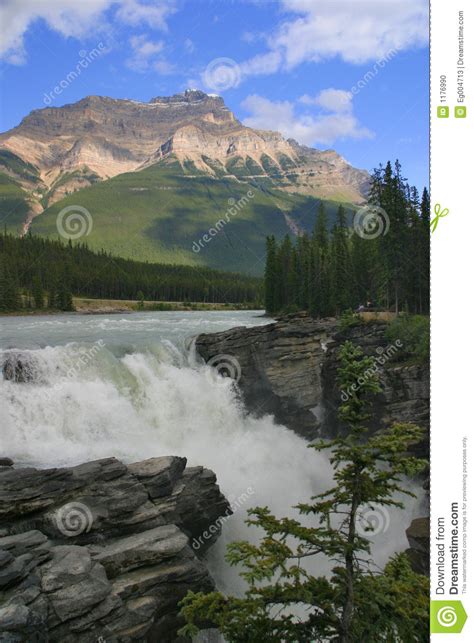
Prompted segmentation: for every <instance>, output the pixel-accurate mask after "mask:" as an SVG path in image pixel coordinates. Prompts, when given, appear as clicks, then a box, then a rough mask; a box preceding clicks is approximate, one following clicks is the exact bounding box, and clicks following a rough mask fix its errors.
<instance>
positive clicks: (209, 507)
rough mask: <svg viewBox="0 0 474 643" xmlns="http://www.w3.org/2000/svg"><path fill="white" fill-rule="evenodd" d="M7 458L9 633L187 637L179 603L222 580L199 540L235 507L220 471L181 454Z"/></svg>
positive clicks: (69, 639)
mask: <svg viewBox="0 0 474 643" xmlns="http://www.w3.org/2000/svg"><path fill="white" fill-rule="evenodd" d="M2 461H3V462H4V465H3V466H2V467H0V525H1V526H0V641H2V642H7V641H8V642H12V643H13V642H17V641H25V642H26V641H28V642H30V641H51V642H55V641H57V642H59V641H60V642H61V643H75V642H79V641H80V642H81V643H83V642H84V643H88V642H91V643H92V642H94V643H96V642H97V641H107V643H113V642H117V643H122V642H128V641H160V642H163V643H166V642H167V641H177V640H179V639H178V637H177V633H176V632H177V629H178V628H179V626H180V625H181V623H180V620H179V617H178V611H179V608H178V603H179V601H180V600H181V599H182V598H183V597H184V596H185V595H186V593H187V591H188V590H193V591H211V590H212V589H213V587H214V583H213V580H212V578H211V577H210V575H209V573H208V571H207V569H206V567H205V565H204V564H203V562H202V561H201V560H200V559H199V558H197V556H196V552H195V551H193V549H192V548H191V547H190V540H191V539H192V538H199V536H200V535H201V533H202V530H205V529H207V528H209V526H211V525H215V528H214V529H213V530H212V532H211V533H212V534H213V536H212V537H209V538H207V540H206V544H207V545H209V544H211V543H212V542H214V541H215V539H216V538H217V537H218V534H219V526H220V523H219V521H218V519H219V517H221V516H224V515H229V513H230V507H229V504H228V503H227V501H226V499H225V498H224V496H223V495H222V494H221V492H220V490H219V487H218V486H217V484H216V477H215V475H214V474H213V473H212V472H211V471H209V470H207V469H204V468H203V467H190V468H187V467H186V459H185V458H179V457H174V456H170V457H162V458H151V459H149V460H145V461H144V462H137V463H134V464H131V465H129V466H126V465H125V464H123V463H122V462H120V461H119V460H116V459H115V458H107V459H104V460H97V461H94V462H88V463H85V464H81V465H79V466H76V467H70V468H62V469H45V470H40V469H34V468H18V469H16V468H14V467H13V466H12V463H11V461H9V460H8V459H7V458H5V459H3V460H2ZM204 549H205V548H204V547H203V548H201V550H200V551H199V552H197V553H198V554H201V553H203V551H204Z"/></svg>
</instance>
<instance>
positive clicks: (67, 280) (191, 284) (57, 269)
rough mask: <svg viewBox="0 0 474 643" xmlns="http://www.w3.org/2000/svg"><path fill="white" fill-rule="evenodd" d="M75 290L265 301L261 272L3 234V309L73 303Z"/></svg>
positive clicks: (112, 295) (104, 295)
mask: <svg viewBox="0 0 474 643" xmlns="http://www.w3.org/2000/svg"><path fill="white" fill-rule="evenodd" d="M72 295H75V296H83V297H92V298H99V299H129V300H130V299H132V300H134V299H136V300H137V301H141V300H143V299H146V300H150V301H182V302H207V303H221V302H222V303H246V304H252V305H255V306H258V305H261V298H262V282H261V280H260V279H258V278H255V277H247V276H245V275H239V274H234V273H224V272H220V271H217V270H211V269H209V268H201V267H199V268H195V267H191V266H179V265H164V264H152V263H143V262H138V261H132V260H128V259H122V258H118V257H113V256H112V255H110V254H108V253H105V252H98V253H97V252H92V251H91V250H89V249H88V248H87V246H86V245H85V244H80V243H79V244H74V245H73V244H72V243H71V242H69V243H67V244H65V243H62V242H60V241H54V240H50V239H44V238H40V237H34V236H31V235H27V236H25V237H23V238H19V237H15V236H13V235H10V234H7V233H3V234H1V235H0V311H1V312H14V311H19V310H21V309H23V308H26V309H43V308H44V309H46V308H47V309H53V310H54V309H55V310H63V311H68V310H72V309H73V303H72Z"/></svg>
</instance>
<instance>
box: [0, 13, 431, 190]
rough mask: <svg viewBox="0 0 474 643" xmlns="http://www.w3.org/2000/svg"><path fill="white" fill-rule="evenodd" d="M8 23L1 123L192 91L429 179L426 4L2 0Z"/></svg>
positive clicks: (418, 179)
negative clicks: (90, 100) (43, 111)
mask: <svg viewBox="0 0 474 643" xmlns="http://www.w3.org/2000/svg"><path fill="white" fill-rule="evenodd" d="M0 23H1V24H2V31H3V35H2V40H1V42H0V61H1V62H0V83H1V89H2V95H3V100H2V104H1V112H0V130H1V131H5V130H8V129H10V128H11V127H14V126H15V125H17V124H18V123H19V122H20V120H21V119H22V118H23V117H24V116H25V115H26V114H28V113H29V112H30V111H31V110H33V109H39V108H42V107H45V106H52V107H59V106H61V105H64V104H66V103H72V102H74V101H77V100H79V99H80V98H83V97H84V96H87V95H89V94H97V95H105V96H112V97H114V98H132V99H135V100H139V101H148V100H149V99H150V98H152V97H154V96H158V95H170V94H174V93H177V92H181V91H183V90H185V89H186V88H189V87H194V88H199V89H202V90H204V91H207V92H208V93H217V94H220V95H221V96H222V97H223V98H224V100H225V101H226V104H227V105H228V107H229V108H230V109H231V110H232V111H233V112H234V113H235V114H236V116H237V117H238V118H239V119H240V120H242V121H243V122H244V123H246V124H248V125H250V126H252V127H258V128H261V129H277V130H279V131H281V132H282V133H283V134H284V135H285V136H287V137H292V138H295V139H296V140H298V141H299V142H300V143H304V144H306V145H309V146H312V147H317V148H318V149H327V148H332V149H336V150H337V151H338V152H339V153H340V154H342V155H343V156H344V157H345V158H346V159H347V160H348V161H349V162H350V163H352V164H353V165H354V166H356V167H361V168H366V169H368V170H369V171H370V170H371V169H372V168H373V167H374V166H376V165H378V164H379V162H382V163H385V161H387V160H388V159H395V158H399V159H400V161H401V162H402V166H403V170H404V174H405V176H406V177H407V178H408V179H409V181H410V182H411V183H412V184H416V185H417V186H418V187H420V188H421V187H422V186H423V185H426V184H427V182H428V172H429V169H428V168H429V166H428V142H429V129H428V128H429V110H428V98H429V76H428V74H429V52H428V2H427V0H411V1H405V0H374V1H372V0H268V1H262V0H153V1H149V0H82V1H79V0H3V3H2V6H1V7H0ZM81 61H82V62H81ZM78 69H80V73H77V70H78ZM70 72H76V76H75V77H74V78H72V77H71V76H69V80H68V75H69V74H70ZM71 78H72V79H71ZM55 87H57V88H59V91H55Z"/></svg>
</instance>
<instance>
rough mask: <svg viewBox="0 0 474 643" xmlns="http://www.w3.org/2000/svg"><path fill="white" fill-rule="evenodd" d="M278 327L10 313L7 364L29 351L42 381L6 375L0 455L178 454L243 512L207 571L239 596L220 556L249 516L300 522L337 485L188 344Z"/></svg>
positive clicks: (173, 317) (322, 459) (159, 315)
mask: <svg viewBox="0 0 474 643" xmlns="http://www.w3.org/2000/svg"><path fill="white" fill-rule="evenodd" d="M270 321H271V320H269V319H268V318H264V317H263V316H262V311H229V312H221V311H213V312H149V313H134V314H128V315H127V314H124V315H110V316H103V315H90V316H86V315H75V314H63V315H50V316H46V315H45V316H32V317H5V318H3V319H2V320H1V322H0V329H1V332H0V364H3V362H4V359H5V357H6V355H7V354H9V353H11V352H12V351H13V352H15V351H18V350H21V352H22V353H23V352H28V353H29V357H30V358H31V360H32V363H33V365H34V369H35V377H34V381H33V382H30V383H23V384H19V383H15V382H10V381H6V380H3V379H2V378H0V427H1V428H0V455H4V456H8V457H10V458H12V459H13V460H14V461H15V462H16V463H17V464H22V465H33V466H37V467H50V466H66V465H73V464H79V463H81V462H84V461H88V460H94V459H98V458H103V457H110V456H116V457H117V458H119V459H121V460H123V461H124V462H127V463H129V462H135V461H137V460H143V459H146V458H150V457H154V456H162V455H178V456H186V457H187V458H188V463H189V464H190V465H203V466H205V467H208V468H210V469H212V470H213V471H214V472H215V473H216V474H217V479H218V482H219V484H220V486H221V488H222V490H223V492H224V494H225V495H226V496H227V497H228V499H229V500H230V501H231V502H234V503H238V507H239V508H238V509H237V510H236V512H235V514H234V516H232V517H231V518H229V519H228V520H227V521H226V522H225V524H224V526H223V534H222V537H221V538H220V539H219V541H218V542H217V544H216V545H214V547H213V548H212V549H211V550H210V552H209V553H208V563H209V566H210V569H211V572H212V573H213V574H214V576H215V577H216V579H217V582H218V585H219V586H220V587H221V588H222V589H224V590H229V591H239V590H241V589H242V585H241V582H240V580H239V579H238V576H237V572H236V570H235V569H230V568H229V567H228V566H227V565H226V564H225V563H224V562H223V556H224V551H225V547H226V544H227V543H228V542H230V541H232V540H236V539H243V538H246V539H248V538H249V537H251V538H252V539H254V538H256V534H255V533H254V534H253V535H250V530H249V529H248V528H247V527H246V526H245V524H244V520H245V518H246V510H247V509H249V508H250V507H252V506H256V505H260V506H262V505H268V506H270V507H271V508H272V510H273V511H274V512H275V513H276V514H277V515H280V516H284V515H290V514H291V513H293V514H294V512H293V511H292V510H291V507H294V505H295V504H296V503H298V502H301V501H307V500H308V499H309V498H310V497H311V495H314V494H315V493H317V492H318V491H322V490H324V489H326V488H327V487H328V485H329V484H330V482H331V478H332V475H331V468H330V466H329V463H328V461H327V457H326V455H324V454H318V453H316V452H315V451H314V450H312V449H308V448H307V444H306V442H305V441H304V440H303V439H302V438H300V437H298V436H297V435H296V434H295V433H293V432H292V431H290V430H289V429H287V428H285V427H284V426H281V425H278V424H276V423H275V422H274V420H273V418H272V417H271V416H266V417H263V418H255V417H252V416H251V415H249V414H247V413H246V412H245V409H244V408H243V406H242V404H241V401H240V399H239V396H238V392H237V390H236V387H235V385H234V383H233V382H232V380H231V379H230V378H223V377H220V376H219V375H218V373H217V372H216V371H215V369H212V368H210V367H209V366H206V365H205V364H204V363H203V362H202V360H200V358H199V357H198V356H197V355H196V354H195V352H194V349H193V344H192V338H193V336H196V335H197V334H199V333H201V332H217V331H221V330H225V329H228V328H232V327H236V326H250V325H257V324H258V325H260V324H266V323H269V322H270ZM242 497H245V501H238V499H239V498H242ZM415 504H416V503H414V502H410V506H409V507H408V508H407V510H406V513H408V514H411V513H412V512H413V510H414V509H415ZM406 513H405V515H404V516H403V520H400V516H395V518H396V519H395V520H393V519H392V520H391V528H390V530H389V534H387V538H377V541H376V543H375V554H376V558H377V559H378V561H379V562H383V561H384V560H386V558H387V556H388V555H389V554H391V553H392V552H393V551H396V550H399V549H405V548H406V547H407V542H406V539H405V535H404V529H405V528H406V526H408V524H409V522H410V518H409V517H408V516H407V515H406ZM253 531H254V532H255V530H253Z"/></svg>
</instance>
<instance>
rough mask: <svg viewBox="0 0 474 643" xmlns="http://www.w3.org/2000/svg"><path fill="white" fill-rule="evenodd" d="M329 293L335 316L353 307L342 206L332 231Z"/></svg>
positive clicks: (349, 260) (349, 263) (351, 280)
mask: <svg viewBox="0 0 474 643" xmlns="http://www.w3.org/2000/svg"><path fill="white" fill-rule="evenodd" d="M330 291H331V309H333V310H334V312H335V314H336V315H340V314H341V313H342V312H343V311H344V310H346V309H348V308H349V307H352V306H354V301H353V300H354V286H353V268H352V265H351V259H350V252H349V243H348V239H347V221H346V213H345V210H344V208H343V207H342V205H340V206H339V208H338V211H337V218H336V223H335V225H334V227H333V231H332V249H331V270H330Z"/></svg>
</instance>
